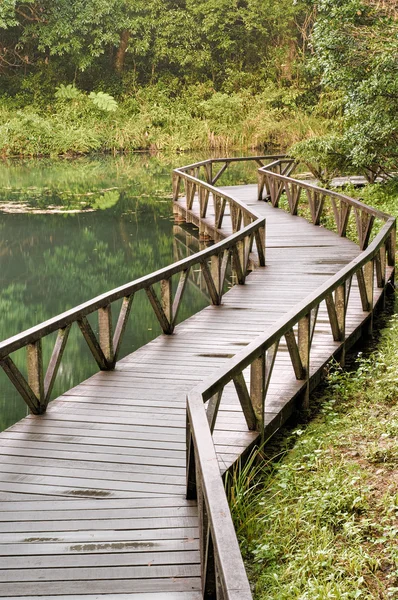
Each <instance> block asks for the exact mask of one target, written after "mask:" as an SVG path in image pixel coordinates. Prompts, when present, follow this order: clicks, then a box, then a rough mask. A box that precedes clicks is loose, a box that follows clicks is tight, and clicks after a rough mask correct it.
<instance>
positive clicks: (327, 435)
mask: <svg viewBox="0 0 398 600" xmlns="http://www.w3.org/2000/svg"><path fill="white" fill-rule="evenodd" d="M354 367H355V368H353V369H352V370H348V371H343V370H342V369H341V368H340V367H339V366H338V365H337V364H334V365H332V366H331V368H330V371H329V373H328V376H327V380H326V383H325V385H324V386H323V387H322V389H321V390H320V391H319V392H318V395H317V397H316V398H314V401H313V415H312V417H313V418H312V419H310V420H309V421H308V420H303V421H302V422H300V421H299V423H296V424H295V426H294V427H291V428H290V429H289V428H285V430H284V431H282V432H281V433H280V434H279V435H278V436H277V437H276V438H275V439H274V440H272V443H271V444H270V445H267V446H266V448H265V450H264V449H263V450H261V451H257V453H256V454H253V455H252V456H251V458H250V461H249V464H248V465H247V466H246V467H245V468H242V467H239V468H237V470H236V471H235V473H234V474H233V476H232V478H231V479H232V481H230V482H229V487H230V503H231V509H232V513H233V518H234V522H235V525H236V529H237V533H238V538H239V540H240V544H241V549H242V552H243V555H244V559H245V562H246V567H247V569H248V572H249V578H250V580H251V583H252V586H253V590H254V598H255V599H256V600H295V599H297V600H299V599H300V600H304V599H311V600H323V599H329V598H330V599H336V600H337V599H339V600H340V599H347V600H348V599H355V598H361V599H362V598H363V599H370V598H378V599H386V600H388V599H392V598H398V402H397V400H398V315H394V316H393V317H392V318H391V319H390V320H389V322H388V323H387V325H386V327H385V328H384V329H383V330H382V332H381V337H380V341H379V343H378V346H377V348H376V349H375V350H373V351H372V352H371V353H370V354H369V355H367V356H364V355H362V354H361V353H359V354H358V356H357V357H356V362H355V365H354ZM253 465H254V469H252V470H250V467H251V466H253ZM248 475H249V476H248Z"/></svg>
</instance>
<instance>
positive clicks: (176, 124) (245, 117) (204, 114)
mask: <svg viewBox="0 0 398 600" xmlns="http://www.w3.org/2000/svg"><path fill="white" fill-rule="evenodd" d="M111 101H112V97H111V96H109V95H107V94H103V93H102V92H98V93H96V94H94V93H91V94H85V93H82V92H80V91H79V90H77V88H74V87H73V86H71V85H69V86H62V87H60V88H58V90H57V91H56V92H55V93H54V97H53V100H52V101H51V102H50V103H49V104H47V105H45V106H43V105H42V104H37V105H35V104H31V105H27V106H25V105H18V103H17V102H16V100H15V99H12V98H10V97H6V96H3V97H0V157H1V156H3V157H9V156H58V155H65V154H70V155H73V154H88V153H92V152H104V151H109V152H114V153H116V152H129V151H134V150H151V151H165V150H167V151H170V152H182V151H188V150H194V151H195V150H216V151H219V152H228V151H231V150H234V149H235V150H240V149H245V150H247V149H252V150H254V149H259V148H263V147H265V146H266V145H275V144H276V145H278V147H282V148H285V149H286V148H288V147H289V146H290V145H291V144H292V143H294V142H297V141H299V140H301V139H303V138H305V137H307V136H310V135H314V134H320V133H322V132H325V131H326V130H327V129H328V127H329V124H328V121H327V120H326V119H324V118H321V117H319V116H316V115H313V114H311V111H306V110H304V109H302V108H300V107H298V106H297V105H296V102H295V97H294V95H292V92H290V91H289V90H280V89H278V88H277V87H276V86H274V85H271V84H270V85H269V86H268V88H267V89H266V90H265V91H263V92H261V93H258V94H252V93H250V92H247V91H245V90H243V91H241V92H231V93H228V94H227V93H221V92H215V91H214V90H209V89H208V88H203V89H202V88H201V87H200V86H191V87H188V88H187V89H185V90H184V91H183V92H182V93H181V94H180V95H178V96H173V95H171V94H170V92H167V91H166V90H164V89H162V88H160V87H159V86H148V87H147V88H142V89H140V90H138V91H137V92H136V93H135V95H134V96H128V95H126V96H124V97H121V98H120V99H119V100H118V102H117V103H116V102H115V101H114V100H113V102H114V104H110V102H111Z"/></svg>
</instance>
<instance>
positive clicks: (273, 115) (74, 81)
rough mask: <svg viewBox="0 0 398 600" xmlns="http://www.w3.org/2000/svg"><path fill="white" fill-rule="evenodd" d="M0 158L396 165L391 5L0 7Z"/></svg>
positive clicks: (395, 35)
mask: <svg viewBox="0 0 398 600" xmlns="http://www.w3.org/2000/svg"><path fill="white" fill-rule="evenodd" d="M0 76H1V80H0V99H1V104H0V152H1V153H2V154H3V155H5V156H8V155H15V154H19V155H40V154H46V155H48V154H50V155H57V154H65V153H87V152H91V151H97V150H98V151H102V150H112V151H120V150H122V151H126V150H134V149H138V148H140V149H153V150H158V149H165V148H167V149H171V150H187V149H198V148H201V149H204V148H209V147H210V148H214V149H219V150H220V151H222V152H225V151H229V150H231V149H232V148H235V149H236V148H252V149H254V148H263V147H264V146H266V145H269V144H277V145H279V146H281V147H283V148H288V147H289V146H291V145H292V144H295V143H297V142H298V144H296V145H294V147H293V149H292V152H293V154H294V155H295V156H297V157H299V158H301V159H303V160H305V162H306V163H307V164H308V166H309V167H310V168H311V169H312V170H313V172H314V173H316V175H317V176H318V177H320V178H321V179H323V180H324V181H327V180H328V179H330V177H331V176H332V175H333V174H334V173H335V172H338V171H341V170H347V169H351V170H355V171H362V172H364V173H365V174H366V175H367V176H368V177H369V178H370V179H372V178H374V176H375V175H376V174H378V173H379V172H380V171H384V172H391V171H395V170H397V168H398V150H397V146H398V133H397V132H398V102H397V99H398V19H397V9H396V3H395V1H394V0H382V1H381V0H380V1H376V0H336V1H335V0H318V1H317V2H313V1H311V0H298V1H296V0H280V1H278V2H277V1H276V0H265V1H261V2H260V0H232V1H230V0H229V1H228V2H227V1H226V0H195V1H194V0H178V1H173V2H172V1H171V0H163V1H160V0H147V1H146V2H144V1H143V0H134V1H133V0H91V1H90V2H85V1H84V0H72V1H70V0H68V1H67V0H52V1H51V2H50V1H49V0H25V1H23V2H21V1H19V0H3V1H2V2H1V3H0Z"/></svg>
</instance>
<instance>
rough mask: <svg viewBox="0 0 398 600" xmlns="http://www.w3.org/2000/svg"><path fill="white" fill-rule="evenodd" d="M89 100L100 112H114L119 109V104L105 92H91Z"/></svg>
mask: <svg viewBox="0 0 398 600" xmlns="http://www.w3.org/2000/svg"><path fill="white" fill-rule="evenodd" d="M89 98H90V99H91V100H92V102H93V103H94V104H95V106H96V107H97V108H99V109H100V110H105V111H107V112H114V111H115V110H116V109H117V102H116V100H115V99H114V97H113V96H111V95H110V94H106V93H105V92H91V93H90V94H89Z"/></svg>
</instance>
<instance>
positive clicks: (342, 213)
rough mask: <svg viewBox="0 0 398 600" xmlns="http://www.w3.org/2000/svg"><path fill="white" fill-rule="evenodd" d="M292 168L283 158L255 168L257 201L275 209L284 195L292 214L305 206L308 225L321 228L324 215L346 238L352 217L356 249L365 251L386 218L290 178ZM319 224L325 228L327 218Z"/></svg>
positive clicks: (362, 205) (371, 210)
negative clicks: (376, 223)
mask: <svg viewBox="0 0 398 600" xmlns="http://www.w3.org/2000/svg"><path fill="white" fill-rule="evenodd" d="M295 167H296V163H295V162H294V161H293V160H292V159H283V160H276V161H274V162H272V163H270V164H269V165H266V166H265V167H262V168H260V169H258V199H259V200H264V199H266V200H268V199H269V200H270V202H271V203H272V206H274V207H275V208H277V207H278V206H279V203H280V201H281V198H282V196H283V195H284V196H285V198H286V199H287V204H288V207H289V211H290V213H291V214H292V215H297V214H298V210H299V208H300V204H304V203H307V204H308V207H309V213H310V219H311V222H312V223H313V224H314V225H320V224H321V221H322V217H323V216H326V213H327V214H328V216H329V218H331V219H332V220H333V223H334V226H335V229H336V232H337V233H338V235H339V236H341V237H345V236H346V235H347V227H348V225H349V220H350V218H351V217H352V216H353V217H354V220H355V229H356V233H357V237H358V243H359V247H360V249H361V250H365V249H366V248H367V246H368V244H369V241H370V238H371V233H372V228H373V225H374V223H375V220H377V219H378V220H380V221H382V222H385V221H386V220H387V219H388V218H389V215H387V214H386V213H383V212H382V211H379V210H377V209H375V208H372V207H370V206H366V205H365V204H363V203H362V202H361V201H360V200H356V199H354V198H350V197H349V196H346V195H344V194H340V193H338V192H335V191H332V190H326V189H323V188H320V187H318V186H316V185H312V184H311V183H308V182H306V181H301V180H298V179H293V178H291V177H289V175H290V174H291V173H292V171H293V170H294V169H295ZM322 224H323V225H324V226H326V227H328V222H327V220H326V219H325V220H324V222H323V223H322ZM393 243H395V240H394V241H393ZM389 264H390V263H389Z"/></svg>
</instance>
